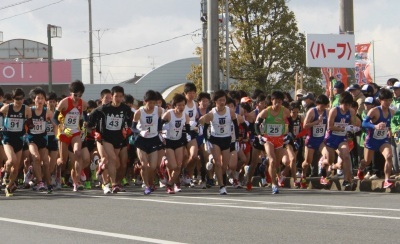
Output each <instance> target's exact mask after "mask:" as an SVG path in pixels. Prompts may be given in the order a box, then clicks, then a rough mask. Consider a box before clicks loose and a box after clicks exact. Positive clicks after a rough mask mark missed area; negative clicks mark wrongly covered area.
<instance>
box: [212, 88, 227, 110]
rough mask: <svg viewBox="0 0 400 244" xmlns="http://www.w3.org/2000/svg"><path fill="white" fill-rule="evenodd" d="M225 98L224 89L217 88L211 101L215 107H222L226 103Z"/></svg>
mask: <svg viewBox="0 0 400 244" xmlns="http://www.w3.org/2000/svg"><path fill="white" fill-rule="evenodd" d="M226 98H227V95H226V93H225V91H224V90H218V91H216V92H214V96H213V102H214V103H215V105H216V107H219V108H222V107H224V106H225V105H226Z"/></svg>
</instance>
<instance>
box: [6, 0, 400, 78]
mask: <svg viewBox="0 0 400 244" xmlns="http://www.w3.org/2000/svg"><path fill="white" fill-rule="evenodd" d="M288 6H289V9H290V10H291V11H293V12H294V14H295V16H296V20H297V23H298V28H299V31H300V32H303V33H305V34H308V33H310V34H337V33H338V31H339V0H290V1H288ZM35 9H37V10H35ZM399 9H400V1H399V0H354V29H355V40H356V43H366V42H372V41H374V47H375V52H374V54H375V55H374V57H375V77H376V80H377V82H378V83H386V80H387V79H388V78H391V77H397V78H400V70H399V69H398V66H399V65H398V63H397V59H396V57H397V56H400V45H399V44H398V41H399V40H400V25H398V23H397V19H398V14H397V12H398V10H399ZM47 24H52V25H56V26H60V27H61V28H62V37H61V38H53V39H52V46H53V53H54V54H53V57H54V58H56V59H76V58H82V72H83V77H82V79H83V82H84V83H89V61H88V57H89V32H88V31H89V15H88V0H1V1H0V31H1V32H3V41H7V40H11V39H17V38H22V39H29V40H34V41H38V42H42V43H47V35H46V27H47ZM92 27H93V28H92V29H93V30H94V32H93V34H94V36H93V53H94V82H95V84H99V83H119V82H122V81H125V80H127V79H130V78H132V77H133V76H134V75H135V74H136V75H143V74H146V73H148V72H149V71H151V70H152V69H153V68H157V67H159V66H161V65H163V64H166V63H169V62H172V61H174V60H177V59H182V58H188V57H193V56H195V55H194V50H195V48H196V47H197V46H200V45H201V32H200V28H201V22H200V0H112V1H110V0H92ZM160 42H161V43H160ZM99 47H100V53H101V54H102V55H104V54H110V53H115V52H120V53H118V54H114V55H107V56H103V57H101V58H99V57H98V56H99ZM371 50H372V48H371ZM370 54H371V56H372V51H371V52H370ZM100 63H101V65H100ZM100 70H101V71H102V75H101V76H100V75H99V71H100Z"/></svg>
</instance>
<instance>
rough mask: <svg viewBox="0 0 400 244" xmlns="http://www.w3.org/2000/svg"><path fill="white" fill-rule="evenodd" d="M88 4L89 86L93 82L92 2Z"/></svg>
mask: <svg viewBox="0 0 400 244" xmlns="http://www.w3.org/2000/svg"><path fill="white" fill-rule="evenodd" d="M88 2H89V67H90V84H94V82H93V38H92V0H88Z"/></svg>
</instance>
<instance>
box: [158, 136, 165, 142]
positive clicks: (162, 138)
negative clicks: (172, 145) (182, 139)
mask: <svg viewBox="0 0 400 244" xmlns="http://www.w3.org/2000/svg"><path fill="white" fill-rule="evenodd" d="M158 138H160V141H161V142H162V143H163V144H165V139H164V137H163V135H162V134H158Z"/></svg>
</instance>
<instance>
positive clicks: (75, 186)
mask: <svg viewBox="0 0 400 244" xmlns="http://www.w3.org/2000/svg"><path fill="white" fill-rule="evenodd" d="M72 191H74V192H77V191H78V186H77V185H76V184H75V183H74V186H73V188H72Z"/></svg>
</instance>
